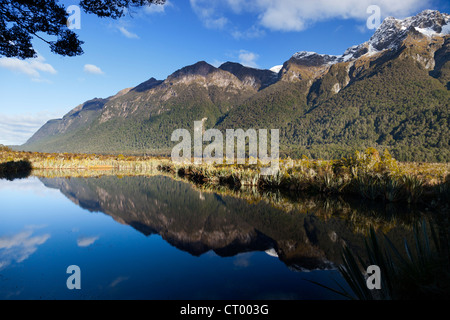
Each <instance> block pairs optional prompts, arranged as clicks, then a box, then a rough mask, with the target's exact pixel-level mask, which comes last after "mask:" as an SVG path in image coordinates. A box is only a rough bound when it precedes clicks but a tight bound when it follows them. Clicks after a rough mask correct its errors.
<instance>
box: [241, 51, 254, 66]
mask: <svg viewBox="0 0 450 320" xmlns="http://www.w3.org/2000/svg"><path fill="white" fill-rule="evenodd" d="M258 58H259V55H258V54H256V53H253V52H250V51H247V50H240V51H239V62H240V63H241V64H242V65H244V66H247V67H252V68H257V67H258V64H257V63H256V60H258Z"/></svg>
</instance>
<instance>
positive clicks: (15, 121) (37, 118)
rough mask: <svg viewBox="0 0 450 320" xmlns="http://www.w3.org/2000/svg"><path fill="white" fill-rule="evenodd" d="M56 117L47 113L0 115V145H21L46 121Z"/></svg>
mask: <svg viewBox="0 0 450 320" xmlns="http://www.w3.org/2000/svg"><path fill="white" fill-rule="evenodd" d="M56 117H57V115H56V114H54V113H49V112H40V113H37V114H18V115H8V114H1V113H0V144H4V145H21V144H23V143H25V142H26V141H27V140H28V139H29V138H30V137H31V136H32V135H33V134H34V133H35V132H36V131H37V130H38V129H39V128H40V127H42V126H43V125H44V124H45V123H46V122H47V121H48V120H50V119H54V118H56Z"/></svg>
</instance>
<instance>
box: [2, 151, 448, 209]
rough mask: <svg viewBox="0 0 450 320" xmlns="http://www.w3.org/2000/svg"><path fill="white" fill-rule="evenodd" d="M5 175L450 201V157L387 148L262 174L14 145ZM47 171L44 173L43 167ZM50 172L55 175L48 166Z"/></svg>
mask: <svg viewBox="0 0 450 320" xmlns="http://www.w3.org/2000/svg"><path fill="white" fill-rule="evenodd" d="M0 164H1V166H0V177H3V178H10V179H11V178H13V177H14V176H15V175H16V176H17V178H20V177H23V175H25V176H27V175H29V174H31V168H32V169H33V174H38V175H39V173H38V172H39V171H41V170H45V171H48V170H50V172H52V174H54V175H55V176H64V175H65V176H95V175H103V174H114V175H154V174H155V173H158V172H160V173H168V174H171V175H173V176H176V177H181V178H184V179H186V180H188V181H190V182H193V183H195V184H205V183H206V184H209V185H216V186H226V187H229V188H231V189H239V188H241V187H248V186H250V187H256V188H258V189H259V190H284V191H289V192H295V193H312V194H317V193H320V194H325V195H331V194H333V195H353V196H358V197H361V198H363V199H370V200H382V201H385V202H405V203H427V205H429V206H440V205H441V204H442V203H443V204H444V205H448V203H447V199H448V198H450V164H449V163H409V162H408V163H406V162H398V161H396V160H395V159H394V158H393V157H392V156H391V155H390V154H389V152H388V151H387V150H386V151H384V153H382V154H380V153H379V152H378V151H377V150H376V149H374V148H369V149H367V150H365V151H364V152H356V153H355V154H354V155H351V156H349V157H347V158H342V159H337V160H313V159H308V158H306V157H303V158H302V159H298V160H292V159H290V158H287V159H282V160H280V169H279V170H278V171H277V172H276V173H275V174H272V175H262V174H261V168H262V165H261V164H260V163H259V162H258V164H256V165H250V164H248V160H247V164H232V165H229V164H200V165H194V164H190V163H188V164H174V163H173V162H172V161H171V160H170V159H168V158H163V157H139V156H124V155H121V154H120V155H96V154H70V153H63V154H53V153H51V154H50V153H37V152H20V151H12V150H11V149H9V148H7V147H1V148H0ZM42 174H43V173H42ZM45 175H47V176H48V175H49V172H46V173H45Z"/></svg>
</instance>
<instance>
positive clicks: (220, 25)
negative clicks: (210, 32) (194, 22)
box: [190, 0, 228, 29]
mask: <svg viewBox="0 0 450 320" xmlns="http://www.w3.org/2000/svg"><path fill="white" fill-rule="evenodd" d="M190 3H191V7H192V9H193V10H194V12H195V14H196V15H197V16H198V17H199V18H200V20H202V22H203V24H204V25H205V27H207V28H208V29H224V28H225V26H226V25H227V24H228V19H227V18H226V17H224V16H223V14H222V13H221V9H220V7H221V2H220V1H218V0H190Z"/></svg>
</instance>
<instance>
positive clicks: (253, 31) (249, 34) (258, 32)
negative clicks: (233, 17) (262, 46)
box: [231, 25, 265, 40]
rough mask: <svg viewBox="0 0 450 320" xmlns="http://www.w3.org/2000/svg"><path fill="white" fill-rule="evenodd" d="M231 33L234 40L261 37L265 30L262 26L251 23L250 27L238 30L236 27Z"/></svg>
mask: <svg viewBox="0 0 450 320" xmlns="http://www.w3.org/2000/svg"><path fill="white" fill-rule="evenodd" d="M231 35H232V36H233V38H235V39H236V40H240V39H244V40H248V39H255V38H261V37H263V36H264V35H265V31H264V30H263V29H262V28H260V27H257V26H256V25H253V26H252V27H250V28H249V29H247V30H245V31H240V30H239V29H236V30H234V31H233V32H232V33H231Z"/></svg>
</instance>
